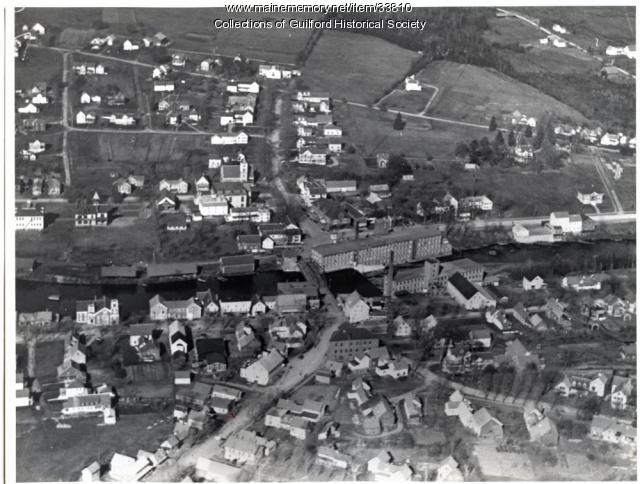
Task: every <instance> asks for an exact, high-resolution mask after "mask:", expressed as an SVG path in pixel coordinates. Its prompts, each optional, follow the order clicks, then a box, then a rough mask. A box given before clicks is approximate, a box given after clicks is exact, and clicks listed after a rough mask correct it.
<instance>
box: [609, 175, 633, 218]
mask: <svg viewBox="0 0 640 484" xmlns="http://www.w3.org/2000/svg"><path fill="white" fill-rule="evenodd" d="M613 184H614V185H615V187H616V193H617V194H618V198H619V199H620V203H622V207H623V208H624V209H625V210H635V209H636V169H635V168H634V167H632V166H625V167H624V171H623V173H622V177H620V180H614V182H613Z"/></svg>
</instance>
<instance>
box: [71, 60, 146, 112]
mask: <svg viewBox="0 0 640 484" xmlns="http://www.w3.org/2000/svg"><path fill="white" fill-rule="evenodd" d="M95 61H96V58H95V57H90V56H83V55H78V54H76V55H74V56H73V57H72V59H70V61H69V62H70V63H71V62H95ZM100 62H101V63H102V64H103V65H104V67H105V70H106V71H107V75H105V76H77V75H73V76H72V79H73V81H72V83H71V85H70V88H69V101H70V102H71V105H72V106H73V107H72V112H73V113H76V112H77V111H78V110H79V109H87V107H86V106H83V105H81V104H80V94H82V92H85V91H86V92H88V93H89V94H90V95H96V94H97V95H100V96H102V99H103V102H102V104H100V106H99V108H100V109H97V110H96V108H95V107H94V106H91V108H90V110H91V111H94V112H95V111H97V114H98V115H101V114H102V115H107V114H110V113H112V112H119V111H122V112H126V113H131V112H136V110H137V109H138V108H141V109H142V108H143V106H139V105H138V104H139V103H138V100H137V96H136V89H135V83H134V71H133V69H134V67H133V66H132V65H131V64H125V63H123V62H114V61H108V60H101V61H100ZM145 74H147V71H146V70H145ZM148 74H149V76H150V70H149V72H148ZM140 77H141V79H144V77H145V76H144V75H141V76H140ZM141 82H142V81H141ZM117 92H121V93H122V94H124V96H125V98H126V99H127V102H126V104H125V105H124V106H122V107H109V106H107V104H106V103H105V101H106V100H105V97H106V95H107V94H116V93H117ZM142 112H144V110H142Z"/></svg>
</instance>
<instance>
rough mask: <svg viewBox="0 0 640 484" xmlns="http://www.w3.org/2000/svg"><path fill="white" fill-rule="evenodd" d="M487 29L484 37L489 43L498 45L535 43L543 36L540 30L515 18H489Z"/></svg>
mask: <svg viewBox="0 0 640 484" xmlns="http://www.w3.org/2000/svg"><path fill="white" fill-rule="evenodd" d="M489 27H490V28H489V30H487V31H485V32H484V37H485V38H486V39H487V40H488V41H489V42H491V43H493V42H496V43H498V44H500V45H509V44H521V43H525V42H536V43H537V42H538V39H541V38H542V37H544V36H545V34H544V32H541V31H540V29H538V28H536V27H534V26H533V25H531V24H528V23H526V22H523V21H522V20H520V19H517V18H515V17H500V18H499V17H494V18H490V19H489Z"/></svg>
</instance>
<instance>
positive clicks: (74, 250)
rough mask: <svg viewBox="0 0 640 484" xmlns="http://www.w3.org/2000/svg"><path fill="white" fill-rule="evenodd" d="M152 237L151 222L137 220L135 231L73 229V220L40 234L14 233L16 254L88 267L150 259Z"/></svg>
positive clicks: (56, 222) (153, 235)
mask: <svg viewBox="0 0 640 484" xmlns="http://www.w3.org/2000/svg"><path fill="white" fill-rule="evenodd" d="M114 223H115V222H114ZM155 235H156V227H155V223H154V222H153V219H140V220H136V223H135V230H132V228H131V227H96V228H81V229H75V228H74V227H73V222H72V221H67V220H56V221H55V222H54V223H53V224H52V225H51V226H50V227H48V228H46V229H45V230H44V231H43V232H39V233H18V234H16V247H17V250H16V255H17V256H18V257H23V256H24V257H38V258H39V259H46V260H59V261H72V262H82V263H88V264H102V263H105V262H107V261H109V260H113V263H114V264H119V263H130V262H132V261H139V260H151V253H152V251H153V241H154V240H155Z"/></svg>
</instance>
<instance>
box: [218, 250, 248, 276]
mask: <svg viewBox="0 0 640 484" xmlns="http://www.w3.org/2000/svg"><path fill="white" fill-rule="evenodd" d="M220 272H221V273H222V274H223V275H225V276H226V275H231V276H233V275H244V274H253V273H254V272H255V259H254V257H253V256H252V255H230V256H226V257H220Z"/></svg>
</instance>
